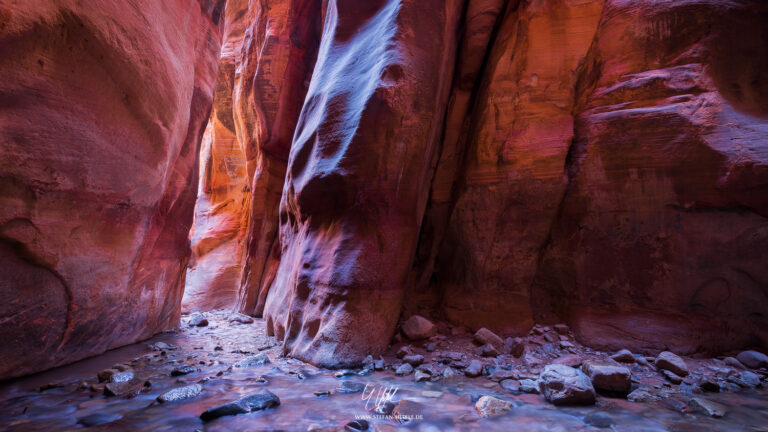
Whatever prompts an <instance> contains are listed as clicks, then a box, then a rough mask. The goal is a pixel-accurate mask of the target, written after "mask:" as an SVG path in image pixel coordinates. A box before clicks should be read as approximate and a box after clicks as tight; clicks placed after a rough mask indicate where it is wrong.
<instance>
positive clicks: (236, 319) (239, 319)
mask: <svg viewBox="0 0 768 432" xmlns="http://www.w3.org/2000/svg"><path fill="white" fill-rule="evenodd" d="M229 322H231V323H235V324H252V323H253V318H252V317H250V316H248V315H244V314H240V313H236V314H232V315H230V316H229Z"/></svg>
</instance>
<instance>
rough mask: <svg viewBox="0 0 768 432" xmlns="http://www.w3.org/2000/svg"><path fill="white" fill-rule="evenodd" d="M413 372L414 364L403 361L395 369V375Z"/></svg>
mask: <svg viewBox="0 0 768 432" xmlns="http://www.w3.org/2000/svg"><path fill="white" fill-rule="evenodd" d="M411 372H413V366H411V365H410V364H408V363H403V364H401V365H400V366H398V367H397V369H396V370H395V375H397V376H404V375H410V374H411Z"/></svg>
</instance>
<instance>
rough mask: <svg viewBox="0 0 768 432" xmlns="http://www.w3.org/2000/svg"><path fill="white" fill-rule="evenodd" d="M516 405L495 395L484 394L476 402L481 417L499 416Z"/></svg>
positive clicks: (476, 408)
mask: <svg viewBox="0 0 768 432" xmlns="http://www.w3.org/2000/svg"><path fill="white" fill-rule="evenodd" d="M514 406H515V405H514V404H513V403H512V402H507V401H505V400H503V399H499V398H497V397H493V396H482V397H480V399H478V400H477V402H475V410H477V413H478V414H480V416H481V417H497V416H500V415H504V414H506V413H508V412H509V410H511V409H512V408H513V407H514Z"/></svg>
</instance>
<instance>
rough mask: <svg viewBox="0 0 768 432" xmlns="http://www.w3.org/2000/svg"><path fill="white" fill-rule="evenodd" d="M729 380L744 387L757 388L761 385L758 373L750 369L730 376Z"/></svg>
mask: <svg viewBox="0 0 768 432" xmlns="http://www.w3.org/2000/svg"><path fill="white" fill-rule="evenodd" d="M729 380H730V381H732V382H735V383H736V384H738V385H739V386H741V387H744V388H755V387H758V386H760V377H759V376H758V375H757V374H756V373H754V372H750V371H742V372H741V373H740V374H738V375H735V376H731V377H729Z"/></svg>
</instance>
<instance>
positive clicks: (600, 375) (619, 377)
mask: <svg viewBox="0 0 768 432" xmlns="http://www.w3.org/2000/svg"><path fill="white" fill-rule="evenodd" d="M581 368H582V371H584V373H585V374H586V375H587V376H588V377H589V379H590V380H592V386H593V387H594V388H595V389H597V390H601V391H605V392H611V393H618V394H622V395H625V394H627V393H629V391H630V390H631V389H632V373H631V372H630V371H629V369H627V368H625V367H623V366H613V365H606V364H599V363H595V362H589V361H588V362H585V363H584V364H583V365H582V367H581Z"/></svg>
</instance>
